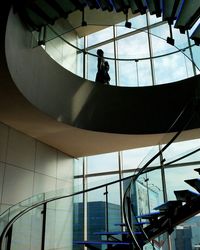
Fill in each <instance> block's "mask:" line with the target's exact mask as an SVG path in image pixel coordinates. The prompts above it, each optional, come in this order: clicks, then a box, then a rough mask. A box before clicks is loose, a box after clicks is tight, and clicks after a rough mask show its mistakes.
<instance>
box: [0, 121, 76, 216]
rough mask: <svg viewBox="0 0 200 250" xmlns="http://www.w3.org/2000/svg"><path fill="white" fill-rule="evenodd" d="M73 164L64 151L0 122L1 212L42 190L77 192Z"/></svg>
mask: <svg viewBox="0 0 200 250" xmlns="http://www.w3.org/2000/svg"><path fill="white" fill-rule="evenodd" d="M73 163H74V159H73V158H70V157H68V156H67V155H65V154H64V153H62V152H60V151H58V150H56V149H54V148H51V147H50V146H48V145H46V144H44V143H41V142H39V141H37V140H35V139H33V138H32V137H29V136H27V135H25V134H23V133H20V132H18V131H16V130H15V129H13V128H11V127H8V126H6V125H4V124H2V123H0V212H1V213H2V212H3V211H5V210H6V209H7V208H9V207H10V206H12V205H14V204H16V203H18V202H20V201H22V200H24V199H27V198H29V197H31V196H33V195H35V194H39V193H42V192H49V191H54V190H58V189H63V188H66V193H68V194H71V193H73ZM63 194H64V193H63Z"/></svg>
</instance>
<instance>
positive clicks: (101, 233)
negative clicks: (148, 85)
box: [94, 231, 129, 235]
mask: <svg viewBox="0 0 200 250" xmlns="http://www.w3.org/2000/svg"><path fill="white" fill-rule="evenodd" d="M94 234H95V235H121V234H123V235H128V234H129V232H122V231H118V232H95V233H94Z"/></svg>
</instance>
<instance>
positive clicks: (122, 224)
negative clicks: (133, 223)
mask: <svg viewBox="0 0 200 250" xmlns="http://www.w3.org/2000/svg"><path fill="white" fill-rule="evenodd" d="M114 225H115V226H120V227H125V226H126V224H125V223H115V224H114Z"/></svg>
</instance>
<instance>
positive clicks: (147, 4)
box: [13, 0, 200, 45]
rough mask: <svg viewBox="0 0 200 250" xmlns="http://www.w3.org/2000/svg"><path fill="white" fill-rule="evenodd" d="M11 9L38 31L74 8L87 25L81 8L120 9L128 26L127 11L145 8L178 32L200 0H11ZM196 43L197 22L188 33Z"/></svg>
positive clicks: (199, 40)
mask: <svg viewBox="0 0 200 250" xmlns="http://www.w3.org/2000/svg"><path fill="white" fill-rule="evenodd" d="M13 3H14V9H15V11H16V12H18V13H19V15H20V16H21V18H22V20H23V21H24V22H25V24H26V25H27V26H28V27H29V29H30V30H37V31H40V30H41V28H42V27H44V26H46V25H48V24H50V25H53V24H54V23H55V21H56V20H58V19H59V18H68V16H69V15H70V14H71V13H72V12H75V11H81V12H82V14H83V15H82V23H81V25H82V26H86V25H87V20H84V9H85V8H86V7H87V8H89V9H98V10H99V11H108V12H116V13H119V12H122V13H124V15H125V17H124V20H126V23H125V26H126V27H128V28H129V27H131V24H130V22H128V12H129V11H130V12H132V14H133V15H135V14H141V15H143V14H145V13H146V12H147V11H148V12H149V13H150V14H151V15H156V17H162V20H163V21H167V22H168V24H169V26H170V27H171V25H174V28H176V29H179V30H180V33H185V32H186V31H187V30H190V29H191V28H192V27H193V26H194V24H195V23H196V22H197V21H198V19H199V16H200V2H199V1H190V0H148V1H146V0H98V1H97V0H73V1H72V0H28V1H26V0H23V1H17V0H13ZM170 33H171V34H170V37H168V38H167V39H168V42H169V43H172V44H173V42H174V41H173V34H172V32H170ZM190 38H191V39H192V40H194V42H195V44H196V45H199V44H200V25H198V26H197V27H196V28H195V30H194V32H193V33H192V35H191V37H190Z"/></svg>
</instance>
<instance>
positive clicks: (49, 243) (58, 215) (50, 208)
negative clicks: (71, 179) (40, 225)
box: [45, 197, 73, 250]
mask: <svg viewBox="0 0 200 250" xmlns="http://www.w3.org/2000/svg"><path fill="white" fill-rule="evenodd" d="M46 216H47V217H46V232H45V250H51V249H71V248H72V239H73V230H72V228H73V203H72V197H68V198H65V199H62V200H58V201H53V202H50V203H48V205H47V215H46Z"/></svg>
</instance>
